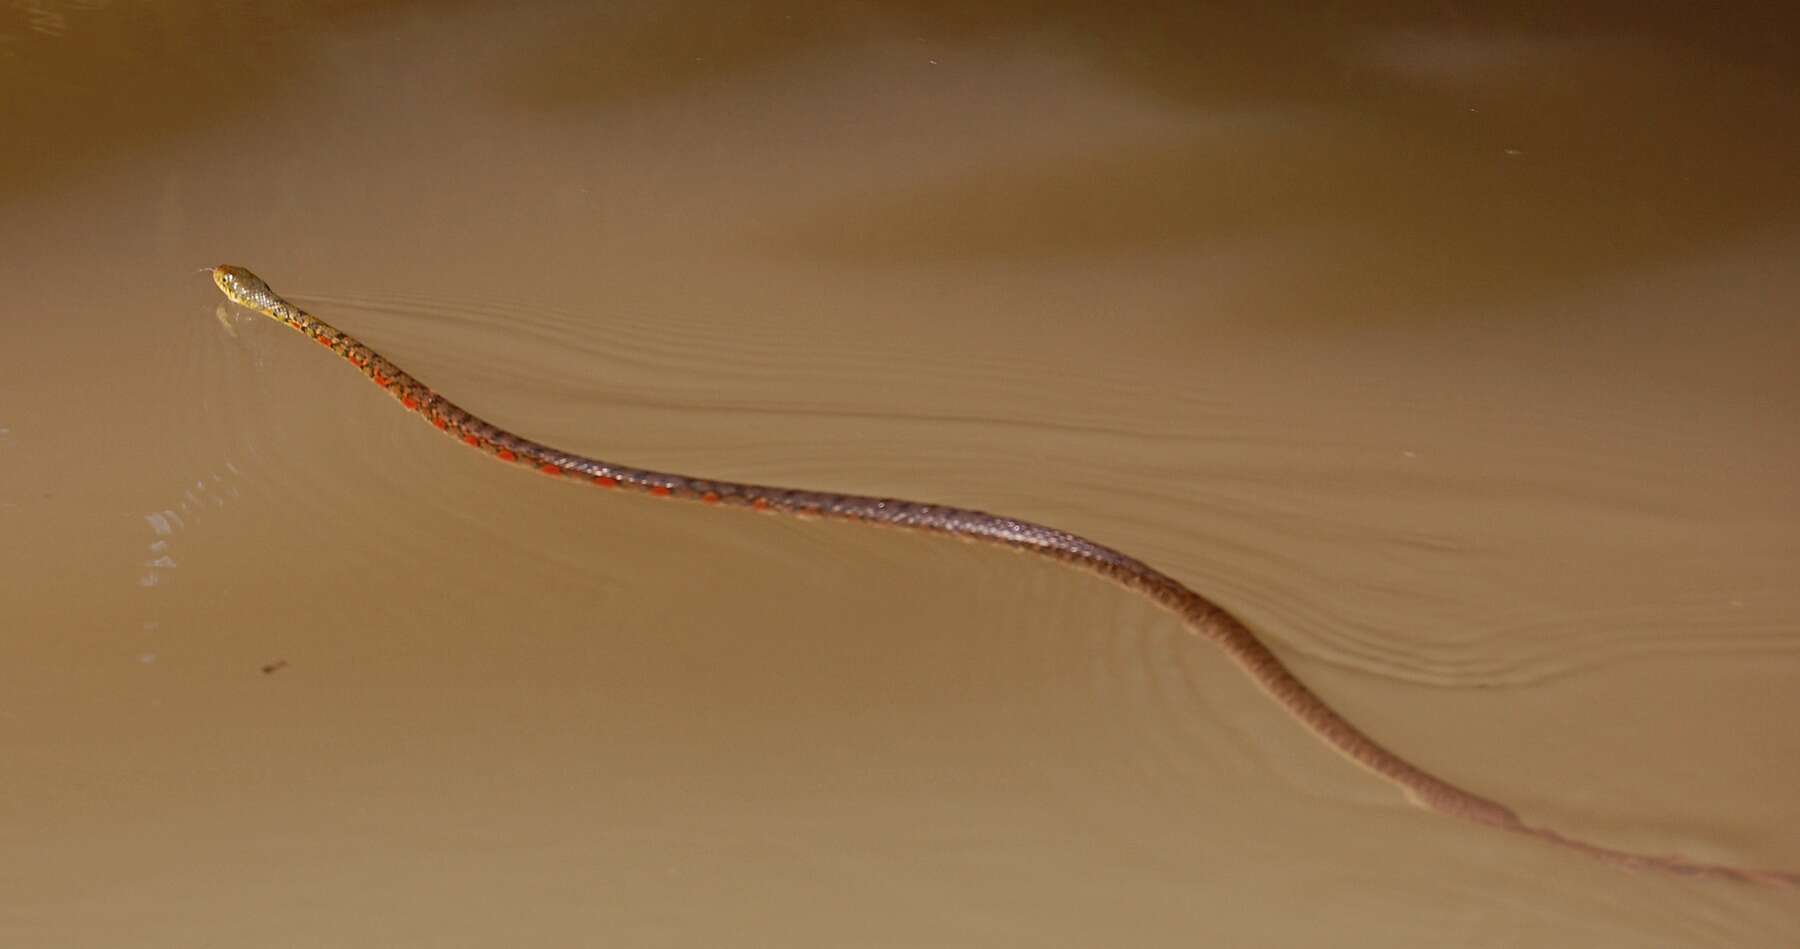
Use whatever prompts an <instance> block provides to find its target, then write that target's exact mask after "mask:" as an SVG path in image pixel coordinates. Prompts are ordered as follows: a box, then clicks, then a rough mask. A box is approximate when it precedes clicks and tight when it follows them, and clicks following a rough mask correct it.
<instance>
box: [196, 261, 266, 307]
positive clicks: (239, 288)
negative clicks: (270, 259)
mask: <svg viewBox="0 0 1800 949" xmlns="http://www.w3.org/2000/svg"><path fill="white" fill-rule="evenodd" d="M212 278H213V283H216V284H218V285H219V289H220V290H223V291H225V296H226V297H228V298H230V300H231V302H233V303H235V304H237V305H238V306H241V307H245V308H247V309H251V310H258V311H260V312H263V313H268V314H269V315H270V316H274V315H275V314H274V313H272V312H270V311H272V310H274V309H275V308H276V307H278V306H280V305H281V304H282V300H281V298H280V297H278V296H276V295H275V291H273V290H271V289H269V285H268V284H266V283H263V280H262V278H261V277H258V276H257V275H255V274H253V273H251V272H250V271H248V270H246V269H244V268H243V267H233V266H232V265H230V264H220V265H219V266H217V267H214V268H213V270H212Z"/></svg>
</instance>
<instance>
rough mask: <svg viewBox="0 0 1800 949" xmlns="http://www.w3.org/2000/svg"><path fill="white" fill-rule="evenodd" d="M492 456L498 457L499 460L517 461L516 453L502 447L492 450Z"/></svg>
mask: <svg viewBox="0 0 1800 949" xmlns="http://www.w3.org/2000/svg"><path fill="white" fill-rule="evenodd" d="M494 457H495V458H498V459H500V460H501V461H518V460H519V456H518V455H515V454H513V453H512V452H511V451H509V450H507V449H505V448H502V449H500V450H499V451H497V452H494Z"/></svg>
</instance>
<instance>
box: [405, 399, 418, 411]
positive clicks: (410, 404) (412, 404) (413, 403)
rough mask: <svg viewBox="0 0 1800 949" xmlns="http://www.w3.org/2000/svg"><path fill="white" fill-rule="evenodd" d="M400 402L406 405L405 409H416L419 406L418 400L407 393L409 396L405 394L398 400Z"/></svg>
mask: <svg viewBox="0 0 1800 949" xmlns="http://www.w3.org/2000/svg"><path fill="white" fill-rule="evenodd" d="M400 404H401V405H404V406H406V407H407V409H408V410H409V411H410V410H413V409H417V408H418V407H419V400H418V399H415V398H413V397H412V396H410V395H409V396H406V397H405V398H402V399H401V400H400Z"/></svg>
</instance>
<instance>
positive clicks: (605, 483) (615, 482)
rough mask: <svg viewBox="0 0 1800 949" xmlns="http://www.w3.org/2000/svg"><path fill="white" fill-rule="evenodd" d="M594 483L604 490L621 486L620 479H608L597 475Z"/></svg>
mask: <svg viewBox="0 0 1800 949" xmlns="http://www.w3.org/2000/svg"><path fill="white" fill-rule="evenodd" d="M594 483H595V484H597V485H599V486H601V487H603V488H616V487H618V486H619V479H617V478H608V477H607V476H605V475H595V476H594Z"/></svg>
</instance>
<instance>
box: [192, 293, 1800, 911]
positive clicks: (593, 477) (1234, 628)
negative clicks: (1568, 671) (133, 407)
mask: <svg viewBox="0 0 1800 949" xmlns="http://www.w3.org/2000/svg"><path fill="white" fill-rule="evenodd" d="M212 276H213V281H214V282H215V283H217V284H218V286H219V289H220V290H222V291H224V293H225V296H226V297H228V298H229V299H230V300H231V301H232V302H234V303H236V304H238V305H239V306H242V307H245V308H247V309H251V310H255V311H256V312H258V313H261V314H263V315H265V316H269V317H272V318H273V319H276V320H278V321H280V322H282V323H284V324H286V325H287V326H289V327H291V328H293V329H295V330H298V331H299V332H301V333H303V334H305V335H306V337H307V338H308V339H311V340H313V341H314V342H315V343H317V344H319V345H320V346H322V347H324V348H326V349H328V350H330V351H331V352H332V353H334V354H336V355H337V356H338V357H339V358H341V359H344V360H345V361H347V362H349V363H350V365H352V366H354V367H355V368H356V369H357V370H358V371H360V372H361V373H362V374H363V375H364V376H365V377H367V378H368V379H369V380H370V381H372V382H374V383H375V384H376V385H377V386H380V387H381V388H382V389H384V390H386V391H387V393H388V394H389V395H391V396H393V397H394V398H395V399H396V400H397V401H399V403H400V404H401V405H402V406H403V407H405V408H406V410H407V411H410V412H415V413H417V414H418V415H419V416H420V417H421V418H423V419H424V420H425V421H426V422H428V423H429V424H431V425H432V426H433V427H435V428H437V429H438V430H440V431H442V432H444V433H446V434H448V435H450V436H452V437H454V438H456V439H457V440H459V441H461V442H463V443H464V444H466V445H468V446H470V447H472V448H474V449H476V450H477V451H480V452H482V453H483V454H485V455H488V456H489V457H492V458H496V459H498V460H500V461H503V462H508V463H511V464H514V465H518V466H522V467H528V468H532V469H535V470H536V471H539V472H541V473H543V474H545V475H551V476H555V477H558V478H561V479H564V480H568V481H579V482H585V483H588V484H593V485H599V486H601V487H606V488H615V489H626V490H633V491H638V492H642V493H645V494H650V495H655V496H658V497H664V498H681V499H688V500H694V501H699V502H701V503H703V504H711V505H718V506H726V507H741V508H748V509H752V510H757V511H767V512H772V513H781V514H789V515H795V516H800V517H814V518H833V519H837V520H845V521H855V522H860V523H864V524H877V525H885V526H891V527H901V528H909V529H912V530H918V531H928V532H931V533H937V534H947V535H950V536H953V537H959V538H963V539H966V540H974V541H983V542H987V543H992V544H998V545H1001V546H1004V547H1011V548H1014V549H1016V550H1023V551H1029V552H1031V553H1035V554H1041V555H1043V556H1046V557H1051V558H1054V559H1056V560H1060V561H1063V562H1064V563H1068V564H1070V565H1073V566H1075V567H1079V568H1081V569H1084V570H1089V571H1092V572H1093V573H1097V574H1100V575H1101V576H1104V577H1107V578H1109V579H1111V580H1114V581H1117V582H1118V583H1120V584H1122V585H1124V586H1126V587H1128V588H1130V589H1132V590H1135V591H1137V592H1138V593H1141V594H1143V595H1144V596H1147V597H1149V598H1150V599H1152V600H1154V601H1156V602H1157V603H1159V604H1161V605H1162V606H1163V607H1165V608H1167V609H1168V610H1169V611H1170V612H1172V613H1174V614H1175V615H1177V616H1179V617H1180V618H1181V620H1182V622H1183V623H1185V624H1186V625H1187V627H1188V629H1190V630H1192V631H1193V632H1194V633H1195V634H1197V635H1199V636H1201V637H1203V638H1206V639H1209V640H1211V641H1212V642H1214V643H1216V644H1218V645H1219V646H1220V647H1221V648H1223V649H1224V650H1225V652H1226V654H1228V655H1229V656H1230V657H1231V658H1232V659H1233V660H1235V661H1236V662H1237V664H1238V665H1239V666H1240V667H1242V669H1243V670H1244V671H1245V672H1246V673H1248V674H1249V676H1250V677H1251V678H1252V679H1254V680H1255V681H1256V683H1257V685H1259V686H1261V687H1262V688H1263V690H1264V691H1266V692H1267V693H1268V694H1269V695H1270V696H1271V697H1272V698H1274V700H1275V701H1276V702H1277V703H1279V704H1280V705H1281V707H1282V708H1284V709H1286V710H1287V712H1288V713H1289V714H1290V715H1292V716H1293V717H1294V718H1295V719H1297V720H1298V721H1299V722H1300V724H1302V725H1303V726H1305V727H1306V729H1307V730H1308V731H1310V732H1311V733H1312V734H1313V735H1314V736H1316V737H1317V738H1318V739H1319V740H1321V741H1323V742H1325V743H1326V744H1327V745H1329V746H1331V747H1332V748H1334V749H1336V750H1337V751H1339V752H1341V753H1343V754H1344V755H1345V756H1346V757H1348V758H1350V759H1351V760H1352V761H1355V762H1356V763H1357V764H1360V765H1362V766H1363V767H1365V768H1367V769H1369V770H1370V771H1373V772H1374V773H1376V774H1378V775H1380V776H1381V777H1383V778H1386V779H1387V780H1388V781H1390V782H1392V783H1394V784H1395V785H1397V786H1398V787H1399V788H1400V789H1401V790H1402V791H1403V792H1404V793H1405V794H1406V796H1407V797H1408V798H1410V799H1411V800H1412V801H1413V802H1414V803H1416V804H1418V805H1419V806H1422V807H1424V808H1426V809H1428V810H1431V811H1436V812H1437V813H1439V814H1444V815H1447V816H1450V817H1456V818H1461V819H1463V820H1467V821H1473V822H1475V823H1477V824H1483V825H1486V826H1489V827H1495V828H1499V829H1501V830H1505V831H1509V832H1512V833H1517V834H1524V835H1528V836H1531V837H1535V838H1538V839H1540V840H1544V841H1548V842H1551V843H1554V844H1557V845H1558V846H1561V847H1565V848H1569V849H1572V850H1576V851H1579V852H1582V853H1585V854H1587V855H1589V856H1592V857H1595V858H1598V859H1600V860H1604V861H1606V862H1609V863H1613V864H1617V865H1620V866H1624V867H1629V868H1633V869H1641V870H1657V871H1665V872H1671V873H1677V874H1682V875H1687V876H1699V877H1717V878H1725V879H1733V880H1742V881H1749V882H1757V883H1769V884H1778V885H1786V886H1800V873H1793V872H1788V871H1782V870H1758V869H1750V868H1742V867H1735V866H1727V865H1724V864H1714V863H1705V862H1700V861H1695V860H1689V859H1687V858H1684V857H1681V856H1676V855H1656V854H1643V853H1633V852H1629V851H1624V850H1617V849H1613V848H1610V847H1604V846H1601V845H1599V844H1594V843H1590V842H1587V841H1583V840H1579V839H1576V838H1572V837H1566V836H1564V835H1562V834H1559V833H1557V832H1556V831H1553V830H1549V829H1546V828H1541V827H1534V826H1531V825H1529V824H1526V823H1525V822H1524V821H1523V820H1522V819H1520V817H1519V815H1518V814H1516V813H1514V812H1513V811H1512V809H1511V808H1508V807H1506V806H1505V805H1503V804H1500V803H1498V802H1496V801H1493V800H1489V799H1488V798H1485V797H1482V796H1480V795H1478V794H1475V793H1473V792H1471V791H1468V790H1466V789H1464V788H1461V787H1458V786H1457V785H1455V784H1452V783H1450V782H1449V781H1446V780H1444V779H1443V778H1440V777H1438V776H1436V775H1434V774H1431V773H1430V772H1428V771H1425V770H1424V769H1422V768H1420V767H1418V766H1417V765H1414V764H1413V763H1412V762H1410V761H1408V760H1406V759H1405V758H1403V757H1401V756H1400V755H1398V754H1395V753H1394V752H1392V751H1390V750H1388V749H1387V748H1386V747H1384V746H1383V745H1381V744H1380V743H1379V742H1377V741H1375V740H1374V739H1373V738H1370V737H1369V736H1368V735H1366V734H1364V733H1363V732H1362V730H1361V729H1358V728H1357V727H1356V726H1355V725H1352V724H1351V723H1350V722H1349V721H1347V720H1346V719H1345V718H1344V717H1343V716H1341V715H1339V714H1338V713H1337V712H1336V711H1335V710H1334V709H1332V707H1331V706H1330V705H1328V704H1326V702H1325V700H1324V699H1322V698H1320V697H1319V696H1318V694H1316V693H1315V692H1313V691H1312V690H1311V689H1310V688H1308V687H1307V686H1306V685H1305V684H1304V683H1302V682H1301V681H1300V680H1299V679H1298V678H1296V677H1295V676H1294V674H1293V673H1292V672H1291V671H1289V669H1288V667H1287V665H1286V664H1284V663H1283V662H1282V661H1281V659H1280V658H1279V657H1277V656H1276V655H1275V653H1273V652H1272V651H1270V649H1269V648H1268V646H1266V645H1264V644H1263V642H1262V640H1260V639H1258V638H1257V636H1256V634H1254V633H1252V632H1251V631H1250V629H1249V628H1248V627H1246V626H1245V625H1244V624H1243V623H1242V622H1240V621H1239V620H1238V619H1237V618H1236V617H1234V616H1232V615H1231V614H1230V613H1228V612H1226V611H1225V610H1224V609H1222V608H1220V607H1219V606H1218V605H1217V604H1215V603H1213V602H1212V601H1211V600H1208V599H1207V598H1206V597H1204V596H1201V595H1200V594H1198V593H1196V592H1194V591H1193V590H1190V589H1188V587H1187V586H1185V585H1184V584H1182V583H1181V582H1180V581H1178V580H1175V579H1174V578H1172V577H1170V576H1168V575H1167V574H1165V573H1162V572H1161V571H1159V570H1157V569H1155V568H1153V567H1151V566H1149V565H1148V564H1145V563H1143V562H1142V561H1140V560H1137V559H1136V558H1133V557H1130V556H1127V555H1126V554H1123V553H1120V552H1119V551H1117V550H1114V549H1112V548H1111V547H1107V546H1105V545H1103V544H1098V543H1095V542H1094V541H1091V540H1088V539H1086V538H1084V537H1079V536H1077V535H1075V534H1071V533H1068V532H1067V531H1060V530H1056V529H1055V528H1051V527H1045V526H1044V525H1041V524H1034V523H1032V522H1030V521H1023V520H1019V519H1017V518H1011V517H1000V516H997V515H993V514H988V513H984V512H982V511H974V510H968V509H965V508H957V507H947V506H945V505H941V504H921V503H918V502H915V501H903V500H896V499H894V498H877V497H866V496H862V495H855V494H832V493H827V492H822V491H802V490H795V489H792V488H779V487H772V486H768V485H759V484H743V483H739V482H735V481H720V480H715V479H709V478H693V477H688V476H686V475H679V474H670V473H668V472H661V471H650V470H646V469H642V468H633V467H627V466H623V465H617V464H613V463H611V462H606V461H599V460H596V459H593V458H587V457H583V456H581V455H577V454H573V453H571V452H566V451H563V450H561V449H557V448H552V447H550V446H548V445H544V444H540V443H538V442H534V441H531V440H530V439H527V438H523V437H521V436H518V435H515V434H513V433H512V432H509V431H507V430H505V429H503V428H500V427H499V426H497V425H494V424H493V423H491V422H488V421H485V420H483V419H481V418H479V417H477V416H476V415H474V414H473V413H471V412H469V411H468V410H466V409H463V408H460V407H459V406H457V405H456V404H454V403H452V402H451V401H450V400H449V399H446V398H444V397H443V396H441V395H439V394H437V393H436V392H435V391H433V390H432V389H431V388H429V387H427V386H426V385H425V384H424V383H422V382H420V381H419V380H417V379H415V378H413V377H412V376H411V375H408V374H407V373H406V372H405V371H403V370H402V369H401V368H400V367H399V366H397V365H395V364H394V363H393V362H391V361H390V360H388V359H387V358H386V357H384V356H382V355H381V354H380V353H377V352H375V351H374V350H373V349H370V348H369V347H368V346H365V345H364V344H363V343H361V342H359V341H358V340H357V339H355V338H354V337H352V336H350V335H349V334H348V333H345V332H343V331H342V330H339V329H337V328H335V327H333V326H331V325H330V324H327V323H326V322H325V321H323V320H321V319H319V318H318V317H315V316H313V315H312V314H310V313H307V312H306V311H304V310H302V309H300V308H299V307H297V306H294V305H293V304H292V303H289V302H288V301H286V300H284V299H282V298H281V297H280V296H278V295H277V294H276V293H275V291H274V290H272V289H270V288H269V285H268V284H267V283H264V282H263V281H262V279H261V278H259V277H257V276H256V275H255V274H253V273H251V272H250V271H248V270H246V269H244V268H242V267H234V266H230V265H221V266H218V267H215V268H213V270H212Z"/></svg>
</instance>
